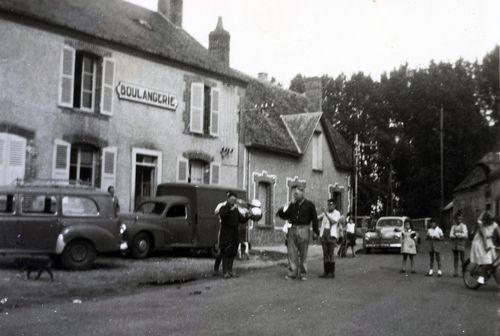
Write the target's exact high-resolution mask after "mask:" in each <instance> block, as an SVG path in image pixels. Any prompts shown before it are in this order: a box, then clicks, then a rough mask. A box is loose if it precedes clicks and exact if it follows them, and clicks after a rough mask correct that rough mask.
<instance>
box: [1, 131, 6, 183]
mask: <svg viewBox="0 0 500 336" xmlns="http://www.w3.org/2000/svg"><path fill="white" fill-rule="evenodd" d="M7 152H8V150H7V134H6V133H0V185H6V184H7Z"/></svg>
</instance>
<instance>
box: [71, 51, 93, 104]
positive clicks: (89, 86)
mask: <svg viewBox="0 0 500 336" xmlns="http://www.w3.org/2000/svg"><path fill="white" fill-rule="evenodd" d="M95 78H96V58H95V56H91V55H90V54H86V53H81V52H78V51H77V52H76V59H75V89H74V91H73V107H75V108H79V109H82V110H84V111H88V112H93V111H94V101H95V91H96V90H95Z"/></svg>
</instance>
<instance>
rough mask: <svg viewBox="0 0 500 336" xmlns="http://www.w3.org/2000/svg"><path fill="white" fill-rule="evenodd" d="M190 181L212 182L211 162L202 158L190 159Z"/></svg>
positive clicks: (195, 182) (198, 182)
mask: <svg viewBox="0 0 500 336" xmlns="http://www.w3.org/2000/svg"><path fill="white" fill-rule="evenodd" d="M188 181H189V182H190V183H194V184H210V164H208V163H207V162H205V161H201V160H190V161H189V180H188Z"/></svg>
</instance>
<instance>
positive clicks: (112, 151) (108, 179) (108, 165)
mask: <svg viewBox="0 0 500 336" xmlns="http://www.w3.org/2000/svg"><path fill="white" fill-rule="evenodd" d="M117 154H118V149H117V148H116V147H104V148H103V149H102V156H101V189H102V190H104V191H106V190H108V187H109V186H114V187H116V185H115V184H116V158H117Z"/></svg>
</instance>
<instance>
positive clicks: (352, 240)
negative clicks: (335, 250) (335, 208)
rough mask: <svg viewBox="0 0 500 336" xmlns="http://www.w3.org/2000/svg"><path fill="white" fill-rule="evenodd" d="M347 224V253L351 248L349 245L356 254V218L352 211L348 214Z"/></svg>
mask: <svg viewBox="0 0 500 336" xmlns="http://www.w3.org/2000/svg"><path fill="white" fill-rule="evenodd" d="M346 220H347V224H346V226H345V231H346V243H347V246H346V250H345V254H347V251H348V250H349V247H350V248H351V251H352V256H353V257H355V256H356V252H354V247H355V246H356V224H354V220H353V218H352V216H351V213H350V212H349V213H348V214H347V216H346Z"/></svg>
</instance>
